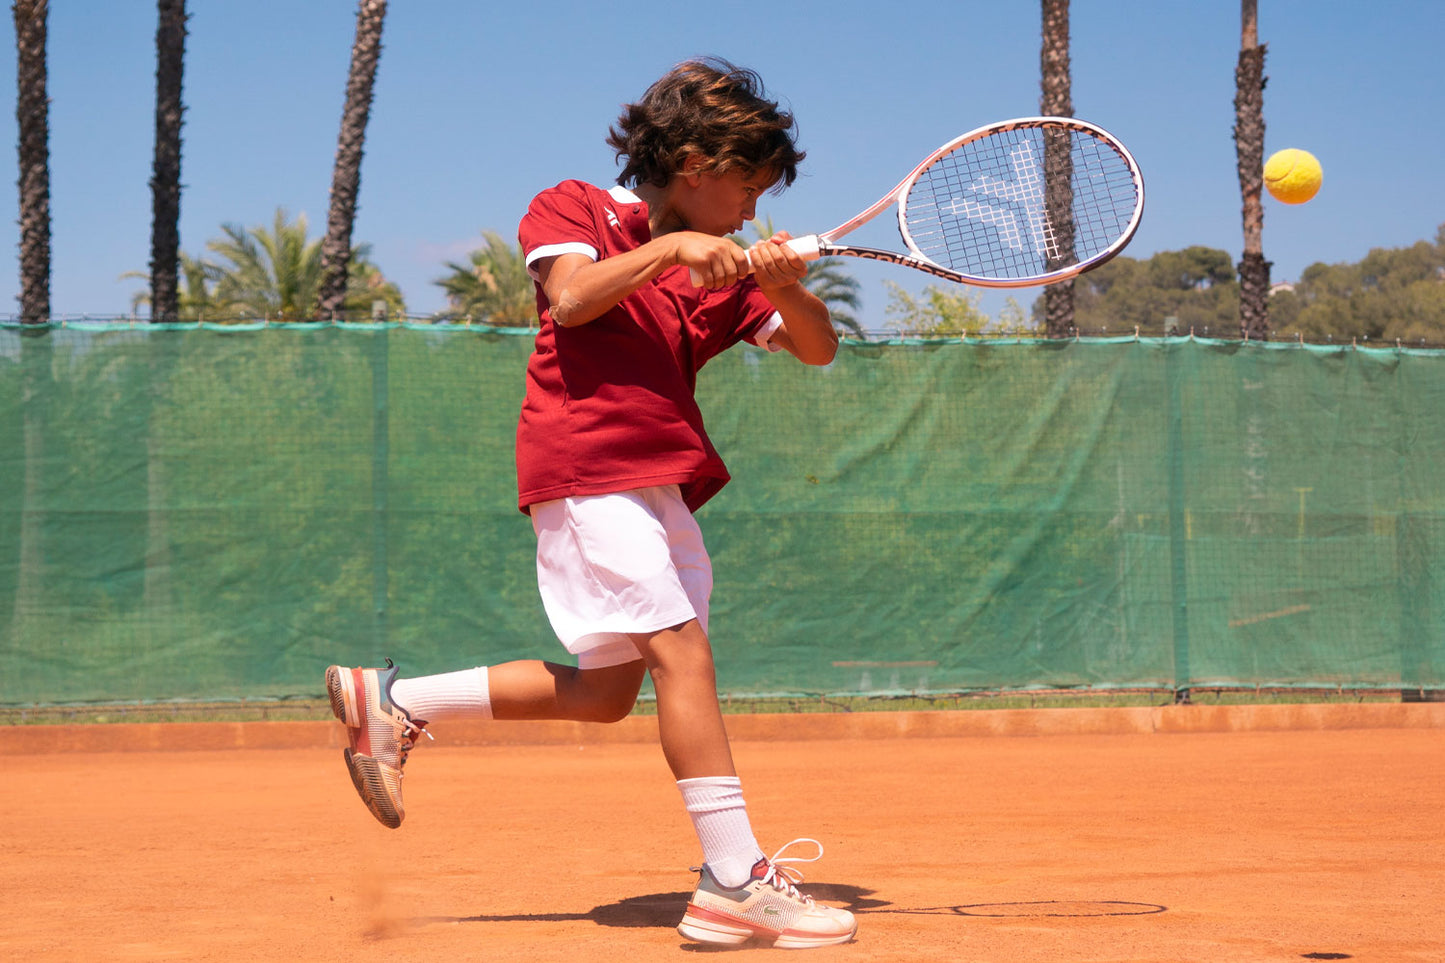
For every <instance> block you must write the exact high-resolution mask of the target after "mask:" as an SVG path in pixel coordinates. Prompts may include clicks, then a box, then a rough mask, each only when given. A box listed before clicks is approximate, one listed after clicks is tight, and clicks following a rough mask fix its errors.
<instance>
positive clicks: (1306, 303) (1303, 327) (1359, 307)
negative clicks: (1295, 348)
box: [1270, 224, 1445, 345]
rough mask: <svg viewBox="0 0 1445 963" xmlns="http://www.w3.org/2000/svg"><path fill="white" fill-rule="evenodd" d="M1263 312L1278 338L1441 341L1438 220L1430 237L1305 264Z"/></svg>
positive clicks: (1444, 326)
mask: <svg viewBox="0 0 1445 963" xmlns="http://www.w3.org/2000/svg"><path fill="white" fill-rule="evenodd" d="M1270 314H1271V316H1272V317H1273V319H1274V323H1275V328H1276V330H1277V331H1278V332H1279V334H1280V336H1281V337H1286V338H1295V337H1299V338H1302V339H1304V340H1306V341H1330V340H1333V341H1354V340H1359V341H1365V340H1368V341H1383V342H1386V343H1390V342H1394V341H1399V342H1401V343H1406V344H1420V343H1421V342H1424V343H1426V344H1431V345H1439V344H1445V224H1442V225H1441V226H1440V229H1439V231H1438V232H1437V234H1436V237H1435V241H1434V243H1431V242H1430V241H1419V242H1418V243H1416V244H1413V245H1411V246H1410V247H1404V248H1375V249H1374V250H1372V251H1370V253H1369V254H1367V255H1366V256H1365V258H1364V259H1363V260H1362V261H1360V262H1359V263H1357V264H1322V263H1315V264H1311V265H1310V266H1309V267H1308V268H1306V269H1305V271H1304V273H1303V274H1302V275H1301V276H1300V280H1299V282H1298V283H1297V284H1295V285H1293V287H1292V289H1286V290H1279V291H1276V292H1275V294H1274V297H1273V298H1272V299H1271V301H1270Z"/></svg>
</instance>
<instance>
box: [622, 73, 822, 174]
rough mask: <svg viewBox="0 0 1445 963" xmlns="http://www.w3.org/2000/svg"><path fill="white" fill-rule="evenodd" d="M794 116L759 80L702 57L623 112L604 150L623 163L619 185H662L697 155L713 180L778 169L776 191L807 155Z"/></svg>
mask: <svg viewBox="0 0 1445 963" xmlns="http://www.w3.org/2000/svg"><path fill="white" fill-rule="evenodd" d="M796 136H797V135H796V131H795V125H794V123H793V115H792V114H791V113H789V112H788V111H785V110H782V109H780V108H779V107H778V104H777V102H776V101H773V100H768V99H767V97H766V94H765V91H764V89H763V81H762V78H761V77H759V76H758V75H757V73H755V72H754V71H752V70H748V69H747V68H745V67H738V66H735V65H733V64H731V63H728V62H727V61H726V60H722V59H719V58H716V57H706V58H702V59H699V60H689V61H686V62H685V63H681V64H678V65H677V66H676V67H674V68H673V69H672V70H670V71H668V72H667V73H666V74H664V75H663V76H662V77H661V78H660V79H659V80H658V81H657V82H656V83H654V84H653V85H652V86H651V87H649V88H647V92H646V93H645V94H643V95H642V99H641V100H639V101H638V102H637V103H635V104H626V105H624V106H623V109H622V115H621V116H620V117H618V118H617V126H616V127H612V128H609V129H608V131H607V144H608V146H609V147H611V148H612V149H613V150H615V151H616V152H617V159H618V160H619V161H621V160H623V159H624V158H625V163H624V164H623V168H622V173H620V174H618V175H617V183H619V184H621V185H623V186H634V185H637V184H643V183H646V184H652V185H655V186H657V187H665V186H666V185H667V183H668V181H670V180H671V179H672V175H673V174H676V173H677V172H678V171H679V170H681V169H682V164H683V160H684V158H686V157H687V155H689V154H697V155H699V156H701V157H703V158H705V159H706V160H707V162H708V166H707V168H706V170H708V171H710V172H711V173H714V174H722V173H726V172H727V171H732V170H737V171H740V172H741V173H742V174H743V176H744V177H751V176H753V175H754V174H756V173H757V172H758V171H777V174H778V183H777V184H776V185H775V190H782V189H783V188H784V187H788V186H791V185H792V183H793V181H794V180H796V179H797V177H798V164H799V162H801V161H802V159H803V157H804V156H805V155H804V153H803V151H801V150H799V149H798V146H797V143H796Z"/></svg>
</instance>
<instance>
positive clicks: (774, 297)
mask: <svg viewBox="0 0 1445 963" xmlns="http://www.w3.org/2000/svg"><path fill="white" fill-rule="evenodd" d="M764 293H765V294H767V296H768V300H770V301H772V302H773V307H775V308H777V309H778V313H779V314H781V315H782V316H783V326H784V328H785V329H786V330H787V333H788V340H789V341H790V342H791V348H790V350H791V351H792V353H793V355H794V356H795V357H797V359H798V360H799V361H802V362H803V363H804V364H814V365H822V364H829V363H830V362H832V360H833V358H834V356H835V355H837V353H838V332H837V331H836V330H835V329H834V328H833V319H832V316H831V315H830V314H829V313H828V306H827V305H826V304H824V303H823V302H822V301H821V300H819V299H818V297H817V296H816V295H814V294H813V293H812V292H811V291H809V290H808V289H807V288H805V287H803V285H802V284H799V283H794V284H789V285H786V286H784V287H780V288H770V289H766V290H765V291H764Z"/></svg>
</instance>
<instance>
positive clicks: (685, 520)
mask: <svg viewBox="0 0 1445 963" xmlns="http://www.w3.org/2000/svg"><path fill="white" fill-rule="evenodd" d="M531 512H532V528H533V530H534V531H536V533H537V587H538V589H540V590H541V593H542V605H543V607H544V608H545V609H546V610H547V618H548V619H549V620H550V621H551V623H552V629H553V631H555V632H556V633H557V638H558V639H559V640H560V641H561V642H562V644H563V645H564V646H565V647H566V649H567V651H568V652H571V653H572V654H573V655H575V656H576V657H577V664H578V666H579V667H580V668H584V669H589V668H591V669H597V668H604V667H606V666H611V665H621V664H622V663H624V662H634V661H636V660H638V659H640V658H642V654H641V653H640V652H639V651H638V649H637V646H636V645H634V644H633V642H632V639H631V638H629V634H630V633H648V632H656V631H659V630H661V629H665V628H669V627H671V626H674V625H681V624H682V623H684V622H686V621H688V620H690V619H694V618H695V619H697V620H698V622H699V624H701V626H702V628H703V631H706V630H707V607H708V598H709V596H710V595H711V594H712V562H711V560H710V559H709V558H708V556H707V549H706V548H704V546H703V542H702V530H701V529H699V528H698V525H697V520H696V519H695V518H693V516H692V512H690V511H688V508H687V505H685V504H684V503H683V500H682V495H681V494H680V493H679V491H678V487H677V486H676V485H666V486H661V487H657V488H642V489H638V490H636V491H628V492H617V493H614V494H608V495H587V496H581V497H574V498H560V499H557V500H555V501H550V502H542V503H540V504H536V505H533V506H532V509H531Z"/></svg>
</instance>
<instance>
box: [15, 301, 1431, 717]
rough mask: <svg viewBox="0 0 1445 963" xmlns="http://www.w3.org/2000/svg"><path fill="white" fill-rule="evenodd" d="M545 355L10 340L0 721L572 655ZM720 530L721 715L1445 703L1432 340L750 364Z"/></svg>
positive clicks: (59, 333) (494, 335) (485, 340)
mask: <svg viewBox="0 0 1445 963" xmlns="http://www.w3.org/2000/svg"><path fill="white" fill-rule="evenodd" d="M530 349H531V339H530V337H527V336H525V335H524V334H511V333H498V332H484V331H480V330H471V329H460V328H444V327H432V326H415V327H410V326H396V325H391V326H364V325H362V326H292V327H287V326H276V325H271V326H263V325H257V326H254V327H250V328H239V327H228V328H225V329H219V328H207V327H199V328H197V327H185V328H162V327H149V328H148V327H144V326H140V327H126V326H113V325H112V326H106V325H95V326H86V325H70V326H66V327H63V328H53V329H50V330H48V331H46V332H44V333H41V334H22V333H21V332H20V331H18V330H16V329H15V328H13V327H11V328H7V329H5V330H3V331H0V703H3V704H11V705H15V704H36V703H53V702H73V701H130V700H163V699H229V698H240V697H245V698H269V697H284V696H301V695H306V696H319V695H320V692H321V688H322V686H321V676H322V672H323V670H324V668H325V666H326V665H328V664H329V663H332V662H349V663H353V664H375V663H378V662H379V661H380V660H381V659H382V658H383V657H385V656H391V657H393V658H395V659H396V660H397V661H398V662H399V663H401V664H402V665H403V667H404V669H405V670H406V672H407V674H408V675H411V674H416V673H421V672H429V671H442V670H447V669H454V668H462V667H465V666H470V665H476V664H484V663H495V662H498V661H503V660H507V659H513V658H531V657H543V658H554V659H557V658H560V657H562V656H564V655H565V653H563V652H562V650H561V649H560V647H559V646H558V645H557V644H556V643H555V642H554V641H553V640H552V636H551V632H550V630H549V628H548V625H547V622H546V619H545V617H544V615H543V613H542V609H541V604H540V602H539V601H538V598H537V592H536V587H535V575H534V566H533V554H532V552H533V536H532V532H531V527H530V524H529V522H528V521H527V519H526V518H525V516H523V515H522V514H520V513H519V512H518V511H517V509H516V505H515V480H514V474H513V454H512V440H513V432H514V426H515V419H516V412H517V409H518V406H519V404H520V400H521V393H522V372H523V368H524V366H525V363H526V359H527V355H528V353H529V352H530ZM699 392H700V397H701V399H702V405H703V410H704V412H705V413H706V415H707V418H708V424H709V428H710V431H711V434H712V436H713V439H714V441H715V442H716V443H717V446H718V448H719V450H720V451H721V452H722V453H723V455H724V457H725V458H726V459H727V461H728V464H729V466H730V467H731V469H732V471H733V475H734V479H735V480H734V481H733V483H732V484H731V485H729V486H728V487H727V488H726V489H725V490H724V491H723V493H722V494H721V495H719V496H718V497H717V498H716V499H714V500H713V502H711V503H710V504H708V505H707V506H706V507H704V509H703V510H702V512H701V513H700V517H701V521H702V525H703V531H704V533H705V535H706V536H707V539H708V544H709V548H710V550H711V553H712V555H713V561H714V565H715V570H716V571H715V575H716V586H715V590H714V595H713V613H712V626H711V628H712V636H713V643H714V647H715V650H716V653H717V661H718V665H719V683H720V687H721V688H722V689H723V690H724V691H725V692H727V693H730V694H735V695H762V694H782V693H790V694H795V693H833V694H841V693H897V692H909V691H917V692H947V691H965V690H978V689H1007V688H1021V687H1140V686H1148V687H1165V688H1186V687H1194V686H1213V685H1221V686H1251V687H1252V686H1256V685H1262V686H1331V687H1334V686H1345V687H1394V686H1402V687H1415V686H1421V687H1432V688H1438V687H1441V686H1442V684H1445V430H1442V428H1441V423H1440V417H1441V416H1440V413H1441V412H1442V411H1445V354H1442V353H1439V352H1431V351H1411V350H1395V349H1389V350H1384V349H1381V350H1373V349H1371V350H1366V349H1356V348H1329V349H1326V348H1315V347H1308V346H1299V345H1292V344H1291V345H1275V344H1270V345H1259V344H1244V345H1241V344H1237V343H1221V342H1198V341H1193V340H1190V339H1174V340H1167V341H1165V340H1153V341H1151V340H1128V341H1068V342H1039V341H1024V342H1012V343H999V342H973V341H970V342H963V343H960V342H928V343H888V344H870V343H847V344H845V345H844V346H843V348H842V349H841V351H840V353H839V355H838V359H837V361H836V362H835V363H834V364H832V365H831V366H829V367H827V368H819V369H810V368H805V367H803V366H801V365H799V364H797V363H796V362H795V361H793V360H792V359H791V358H789V357H787V356H784V355H769V354H767V353H766V352H762V351H758V350H755V349H752V348H750V347H740V348H737V349H734V350H732V351H730V352H727V353H726V354H724V355H723V356H722V357H720V358H718V359H716V360H714V361H713V362H712V363H710V364H709V366H708V367H707V368H706V369H705V370H704V371H703V373H702V376H701V380H700V387H699Z"/></svg>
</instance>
